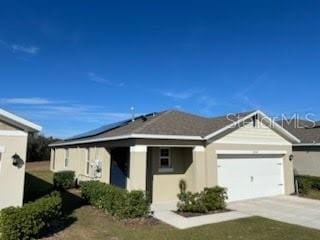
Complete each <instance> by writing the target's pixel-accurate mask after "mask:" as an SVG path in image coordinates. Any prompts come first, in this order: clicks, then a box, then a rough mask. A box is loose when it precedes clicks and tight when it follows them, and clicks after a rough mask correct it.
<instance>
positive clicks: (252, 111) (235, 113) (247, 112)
mask: <svg viewBox="0 0 320 240" xmlns="http://www.w3.org/2000/svg"><path fill="white" fill-rule="evenodd" d="M257 111H258V110H251V111H244V112H232V113H227V114H224V115H219V116H214V117H209V119H210V120H214V119H216V118H223V117H227V116H228V115H229V114H232V115H241V114H244V115H247V114H250V113H254V112H257Z"/></svg>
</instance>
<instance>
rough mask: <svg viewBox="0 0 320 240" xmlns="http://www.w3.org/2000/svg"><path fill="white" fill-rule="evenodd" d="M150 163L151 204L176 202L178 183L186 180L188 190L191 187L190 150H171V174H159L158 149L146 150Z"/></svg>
mask: <svg viewBox="0 0 320 240" xmlns="http://www.w3.org/2000/svg"><path fill="white" fill-rule="evenodd" d="M148 149H149V151H151V154H150V155H149V156H150V157H151V162H152V173H153V195H152V198H153V202H168V201H172V200H177V194H178V193H179V181H180V180H181V179H184V180H186V182H187V186H188V188H189V187H190V188H192V186H193V178H192V176H193V175H192V148H175V147H173V148H171V162H172V171H171V172H166V173H164V172H161V171H159V167H160V165H159V164H160V148H159V147H152V148H148Z"/></svg>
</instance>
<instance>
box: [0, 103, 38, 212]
mask: <svg viewBox="0 0 320 240" xmlns="http://www.w3.org/2000/svg"><path fill="white" fill-rule="evenodd" d="M40 130H41V127H40V126H38V125H36V124H34V123H31V122H29V121H27V120H25V119H23V118H20V117H18V116H16V115H14V114H12V113H9V112H7V111H5V110H3V109H0V209H2V208H5V207H9V206H21V205H22V202H23V190H24V175H25V162H26V153H27V140H28V133H32V132H37V131H40Z"/></svg>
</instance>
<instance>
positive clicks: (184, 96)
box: [160, 89, 203, 100]
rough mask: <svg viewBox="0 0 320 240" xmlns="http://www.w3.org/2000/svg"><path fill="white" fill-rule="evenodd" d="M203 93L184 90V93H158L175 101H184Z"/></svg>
mask: <svg viewBox="0 0 320 240" xmlns="http://www.w3.org/2000/svg"><path fill="white" fill-rule="evenodd" d="M201 92H203V90H202V89H200V90H199V89H197V90H185V91H160V93H161V94H162V95H163V96H166V97H170V98H173V99H175V100H186V99H189V98H192V97H194V96H195V95H197V94H199V93H201Z"/></svg>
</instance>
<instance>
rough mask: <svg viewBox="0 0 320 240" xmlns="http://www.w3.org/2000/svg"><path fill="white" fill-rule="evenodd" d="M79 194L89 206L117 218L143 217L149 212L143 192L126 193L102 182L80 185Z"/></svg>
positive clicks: (148, 204) (148, 205)
mask: <svg viewBox="0 0 320 240" xmlns="http://www.w3.org/2000/svg"><path fill="white" fill-rule="evenodd" d="M81 194H82V197H83V198H84V199H85V200H86V201H88V202H89V203H90V204H91V205H93V206H95V207H97V208H100V209H103V210H105V211H106V212H107V213H109V214H110V215H112V216H117V217H119V218H137V217H145V216H147V215H148V213H149V211H150V203H149V202H148V201H147V198H146V196H145V193H144V192H143V191H131V192H128V191H127V190H125V189H122V188H118V187H115V186H112V185H108V184H105V183H102V182H98V181H88V182H82V183H81Z"/></svg>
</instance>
